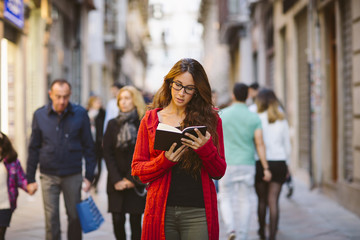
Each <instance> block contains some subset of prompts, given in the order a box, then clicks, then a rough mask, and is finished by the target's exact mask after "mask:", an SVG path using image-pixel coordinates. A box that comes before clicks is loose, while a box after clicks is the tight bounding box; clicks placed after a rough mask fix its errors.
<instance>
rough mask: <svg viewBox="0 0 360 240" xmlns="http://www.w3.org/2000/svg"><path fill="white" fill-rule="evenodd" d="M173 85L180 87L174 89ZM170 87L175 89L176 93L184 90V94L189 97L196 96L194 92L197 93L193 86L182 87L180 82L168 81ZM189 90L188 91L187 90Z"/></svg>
mask: <svg viewBox="0 0 360 240" xmlns="http://www.w3.org/2000/svg"><path fill="white" fill-rule="evenodd" d="M174 84H175V86H177V87H180V88H176V87H174ZM170 86H171V87H172V88H173V89H175V90H176V91H181V89H184V90H185V93H186V94H189V95H196V92H197V89H196V87H195V86H194V85H187V86H184V85H182V84H181V83H180V82H175V81H174V80H171V81H170ZM190 86H194V87H190ZM189 88H190V89H189ZM188 91H194V92H192V93H188Z"/></svg>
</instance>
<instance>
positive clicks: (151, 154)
mask: <svg viewBox="0 0 360 240" xmlns="http://www.w3.org/2000/svg"><path fill="white" fill-rule="evenodd" d="M149 115H150V114H149V112H148V113H147V114H146V115H145V117H144V118H143V119H142V120H141V123H140V127H139V132H138V137H137V141H136V145H135V151H134V156H133V161H132V164H131V174H132V175H133V176H138V177H139V179H140V180H141V181H142V182H143V183H148V182H151V181H154V180H155V179H157V178H159V177H161V176H163V175H164V174H165V173H166V172H167V171H169V170H170V169H171V167H172V166H174V165H175V164H176V163H174V162H171V161H170V160H168V159H167V158H166V157H165V152H164V151H158V150H154V149H153V146H150V145H152V144H153V141H150V140H149V138H150V137H152V138H154V137H155V133H154V132H151V131H155V129H156V127H154V128H153V129H151V127H149V126H148V123H149V122H151V121H155V119H151V116H149Z"/></svg>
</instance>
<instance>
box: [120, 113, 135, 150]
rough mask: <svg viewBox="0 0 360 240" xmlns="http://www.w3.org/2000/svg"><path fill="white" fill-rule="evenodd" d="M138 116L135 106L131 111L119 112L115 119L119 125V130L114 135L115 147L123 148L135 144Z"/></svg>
mask: <svg viewBox="0 0 360 240" xmlns="http://www.w3.org/2000/svg"><path fill="white" fill-rule="evenodd" d="M138 119H139V117H138V114H137V111H136V108H135V109H134V110H132V111H131V112H126V113H124V112H120V114H119V116H117V117H116V120H117V122H118V124H119V126H120V129H119V132H118V134H117V137H116V148H119V149H121V150H125V149H127V148H129V147H132V146H135V143H136V138H137V131H138V129H137V126H136V124H135V123H136V122H137V121H138Z"/></svg>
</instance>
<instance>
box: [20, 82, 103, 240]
mask: <svg viewBox="0 0 360 240" xmlns="http://www.w3.org/2000/svg"><path fill="white" fill-rule="evenodd" d="M49 96H50V99H51V102H50V103H49V104H47V105H45V106H43V107H41V108H39V109H37V110H36V111H35V113H34V116H33V121H32V133H31V137H30V144H29V156H28V160H27V179H28V182H29V185H28V189H32V190H36V189H37V187H38V185H37V183H36V182H35V173H36V169H37V167H38V164H39V168H40V182H41V189H42V195H43V201H44V212H45V223H46V239H60V238H61V230H60V213H59V197H60V193H61V192H62V193H63V196H64V202H65V208H66V213H67V217H68V230H67V238H68V239H69V240H70V239H74V240H79V239H81V238H82V234H81V226H80V221H79V218H78V215H77V212H76V204H77V203H79V202H80V201H81V186H82V184H83V190H84V191H85V192H87V191H89V189H90V186H91V182H92V180H93V178H94V169H95V167H96V159H95V153H94V142H93V140H92V136H91V131H90V121H89V117H88V115H87V113H86V110H85V109H84V108H83V107H81V106H79V105H75V104H73V103H70V96H71V85H70V83H69V82H67V81H66V80H63V79H57V80H55V81H53V82H52V84H51V86H50V90H49ZM82 157H85V166H86V171H85V178H83V176H82Z"/></svg>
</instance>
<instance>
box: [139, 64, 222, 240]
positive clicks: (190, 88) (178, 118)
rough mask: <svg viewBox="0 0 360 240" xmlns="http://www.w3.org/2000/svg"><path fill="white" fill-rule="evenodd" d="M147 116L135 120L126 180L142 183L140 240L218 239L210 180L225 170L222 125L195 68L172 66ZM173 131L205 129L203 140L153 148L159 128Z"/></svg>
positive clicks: (204, 80) (207, 86) (184, 140)
mask: <svg viewBox="0 0 360 240" xmlns="http://www.w3.org/2000/svg"><path fill="white" fill-rule="evenodd" d="M150 107H151V109H152V110H150V111H147V113H146V115H145V116H144V118H143V119H142V121H141V124H140V128H139V134H138V139H137V142H136V146H135V152H134V158H133V163H132V175H134V176H137V177H139V179H140V180H141V181H142V182H143V183H148V184H149V185H148V187H147V188H148V194H147V199H146V207H145V213H144V220H143V231H142V239H159V240H161V239H179V240H192V239H194V240H195V239H196V240H205V239H206V240H208V239H210V240H218V239H219V220H218V212H217V197H216V190H215V185H214V182H213V180H212V179H220V178H221V177H222V176H223V175H224V173H225V169H226V162H225V156H224V145H223V135H222V122H221V119H220V118H219V116H218V114H217V111H216V110H215V109H214V108H213V104H212V101H211V88H210V84H209V81H208V78H207V75H206V73H205V70H204V68H203V67H202V66H201V64H200V63H199V62H198V61H196V60H194V59H190V58H185V59H181V60H180V61H178V62H177V63H176V64H175V65H174V66H173V67H172V68H171V70H170V71H169V73H168V74H167V75H166V76H165V77H164V82H163V85H162V86H161V88H160V89H159V90H158V92H157V93H156V95H155V97H154V100H153V102H152V104H151V106H150ZM160 122H161V123H163V124H168V125H171V126H173V127H178V128H179V129H184V128H185V127H189V126H199V125H205V126H206V127H207V132H206V134H205V135H203V134H202V133H201V132H200V131H199V130H198V129H196V130H195V132H196V135H197V136H195V135H192V134H188V133H187V134H186V136H187V137H189V139H187V138H182V139H181V141H182V145H181V146H180V147H179V146H178V147H179V148H178V149H177V150H174V149H175V147H176V143H173V144H172V146H171V147H170V149H169V150H168V151H161V150H156V149H154V139H155V133H156V128H157V126H158V124H159V123H160Z"/></svg>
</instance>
